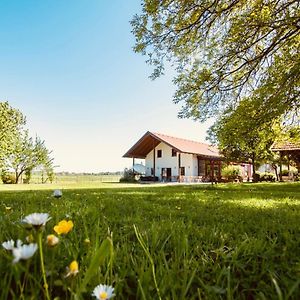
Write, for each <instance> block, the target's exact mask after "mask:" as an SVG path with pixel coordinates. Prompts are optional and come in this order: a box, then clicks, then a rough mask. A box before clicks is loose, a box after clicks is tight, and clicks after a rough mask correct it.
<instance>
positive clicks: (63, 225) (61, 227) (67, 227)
mask: <svg viewBox="0 0 300 300" xmlns="http://www.w3.org/2000/svg"><path fill="white" fill-rule="evenodd" d="M73 226H74V224H73V222H72V221H66V220H62V221H60V222H59V223H58V224H57V225H55V226H54V228H53V229H54V231H55V232H56V233H57V234H67V233H68V232H70V231H71V230H72V228H73Z"/></svg>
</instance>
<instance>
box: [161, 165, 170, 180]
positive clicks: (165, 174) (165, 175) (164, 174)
mask: <svg viewBox="0 0 300 300" xmlns="http://www.w3.org/2000/svg"><path fill="white" fill-rule="evenodd" d="M161 179H162V181H163V182H166V181H171V180H172V169H171V168H161Z"/></svg>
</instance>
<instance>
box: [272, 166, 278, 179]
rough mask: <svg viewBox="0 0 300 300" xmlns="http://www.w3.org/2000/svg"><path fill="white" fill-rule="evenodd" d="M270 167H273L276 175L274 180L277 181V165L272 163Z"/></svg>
mask: <svg viewBox="0 0 300 300" xmlns="http://www.w3.org/2000/svg"><path fill="white" fill-rule="evenodd" d="M272 168H273V169H274V171H275V176H276V181H279V176H278V171H277V165H275V164H274V165H273V164H272Z"/></svg>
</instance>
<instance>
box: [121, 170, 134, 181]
mask: <svg viewBox="0 0 300 300" xmlns="http://www.w3.org/2000/svg"><path fill="white" fill-rule="evenodd" d="M119 181H120V182H128V183H134V182H137V180H136V178H135V174H134V172H133V171H132V170H130V169H125V170H124V174H123V177H121V178H120V180H119Z"/></svg>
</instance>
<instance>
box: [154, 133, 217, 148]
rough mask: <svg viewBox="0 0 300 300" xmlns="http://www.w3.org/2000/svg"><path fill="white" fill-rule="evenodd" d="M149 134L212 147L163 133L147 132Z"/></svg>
mask: <svg viewBox="0 0 300 300" xmlns="http://www.w3.org/2000/svg"><path fill="white" fill-rule="evenodd" d="M149 132H150V133H152V134H154V135H162V136H166V137H170V138H173V139H178V140H182V141H187V142H192V143H196V144H202V145H205V146H210V147H214V146H213V145H211V144H207V143H203V142H200V141H194V140H190V139H185V138H180V137H176V136H172V135H168V134H164V133H159V132H152V131H149Z"/></svg>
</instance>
